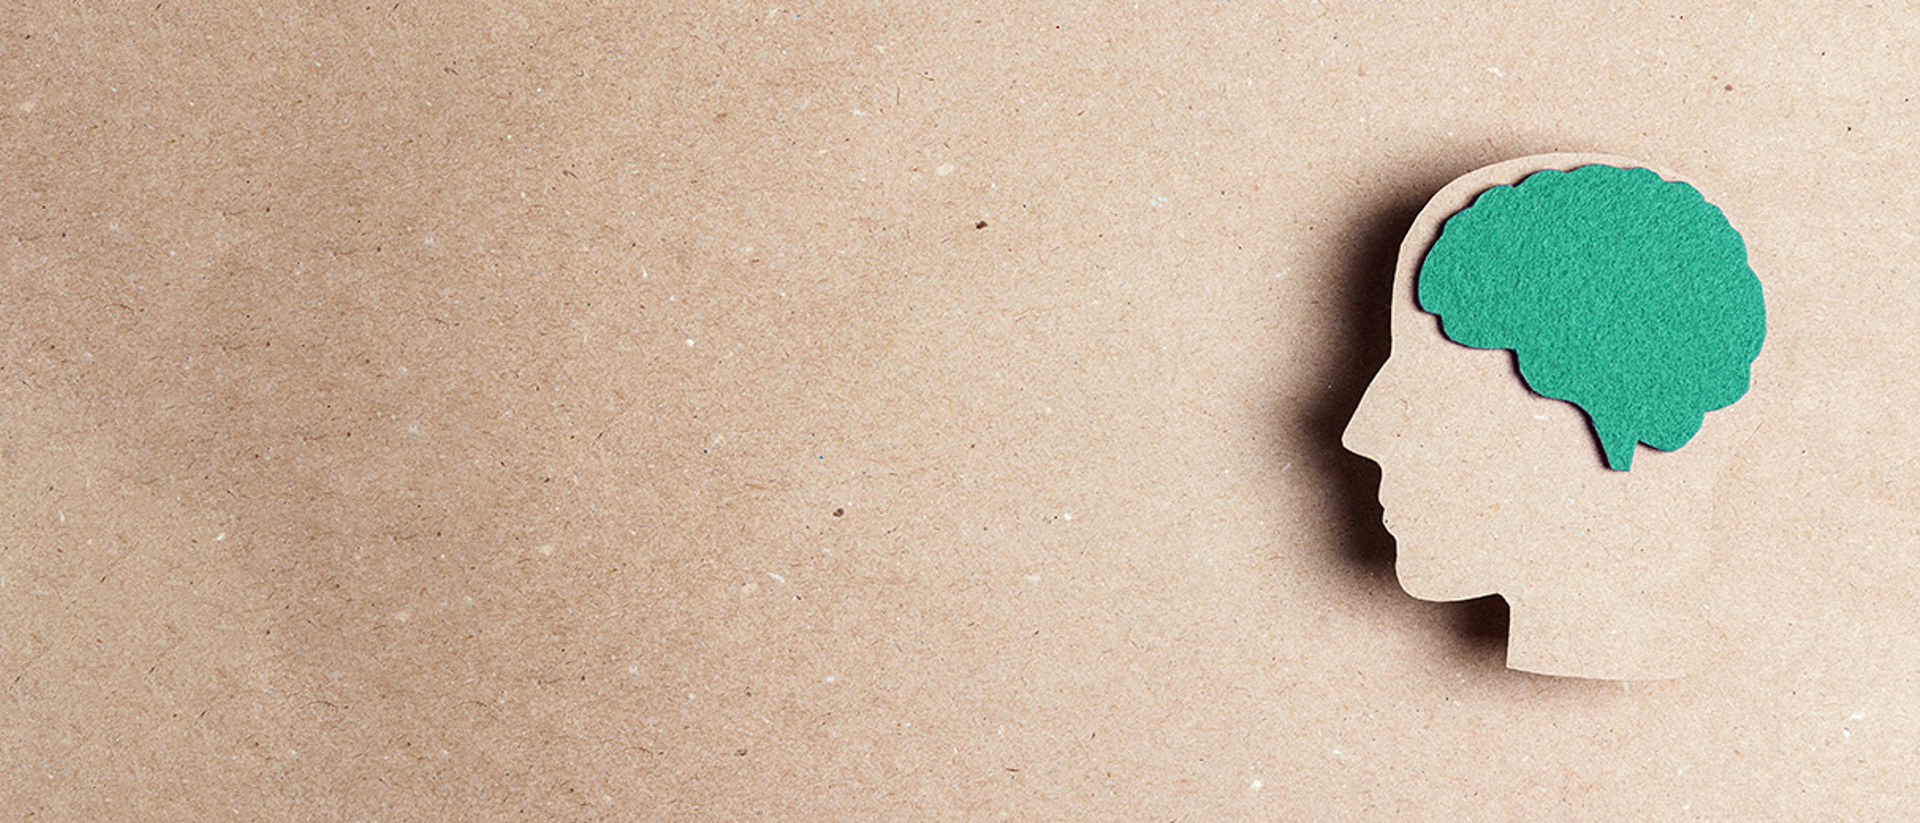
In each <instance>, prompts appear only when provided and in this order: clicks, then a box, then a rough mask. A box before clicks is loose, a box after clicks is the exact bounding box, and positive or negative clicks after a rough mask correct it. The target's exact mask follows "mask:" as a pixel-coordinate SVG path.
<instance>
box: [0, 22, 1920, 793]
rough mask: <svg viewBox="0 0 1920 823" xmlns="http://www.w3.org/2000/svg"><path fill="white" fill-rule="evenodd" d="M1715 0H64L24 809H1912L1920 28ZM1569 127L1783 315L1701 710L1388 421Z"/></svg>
mask: <svg viewBox="0 0 1920 823" xmlns="http://www.w3.org/2000/svg"><path fill="white" fill-rule="evenodd" d="M1696 5H1697V4H1670V5H1665V6H1659V5H1655V6H1649V5H1636V6H1632V7H1614V6H1598V5H1595V6H1581V5H1577V4H1576V5H1567V4H1541V5H1538V6H1526V5H1506V4H1480V3H1476V4H1466V3H1461V4H1442V3H1430V4H1427V3H1423V4H1404V5H1396V6H1394V7H1392V8H1374V7H1367V8H1360V7H1352V8H1341V7H1335V6H1332V5H1328V4H1321V3H1298V4H1291V5H1283V4H1259V3H1241V2H1233V3H1217V4H1216V3H1208V4H1201V5H1195V4H1191V3H1180V4H1171V3H1169V4H1141V5H1139V6H1134V5H1120V6H1114V5H1108V4H1103V5H1099V6H1088V7H1081V6H1075V5H1065V4H1037V5H1035V4H1022V5H1020V6H1018V7H1012V6H1006V7H997V6H988V5H957V6H955V5H934V6H906V5H887V4H881V3H874V4H861V3H848V4H833V5H803V6H794V7H786V6H776V5H773V4H762V5H754V6H739V5H724V4H711V5H707V4H702V5H693V4H687V5H666V4H658V5H644V6H617V7H607V6H602V5H598V4H584V3H581V4H538V3H520V4H495V5H488V4H477V3H476V4H453V3H437V4H424V3H405V2H403V3H397V4H396V3H391V2H388V3H380V4H350V3H302V4H294V3H266V4H259V5H247V6H240V5H234V6H226V5H216V4H184V3H167V4H143V5H136V6H122V5H105V4H67V3H36V4H28V5H24V6H22V5H16V6H14V7H12V8H11V9H10V10H9V11H8V12H7V13H6V14H4V15H0V23H3V24H0V44H3V45H0V163H4V164H5V172H6V173H5V174H4V176H0V179H4V180H5V181H6V185H7V189H8V190H7V195H6V196H5V197H4V198H0V259H3V260H4V266H5V272H6V281H5V282H6V289H5V296H6V297H5V312H4V315H0V316H3V317H4V323H0V347H4V350H3V351H0V370H3V372H0V377H3V378H4V379H0V466H4V469H5V470H4V472H0V482H4V483H5V484H6V487H5V488H6V491H5V493H4V494H0V507H3V508H4V512H3V513H0V627H4V628H5V631H0V688H4V690H5V701H4V708H0V808H4V809H7V810H9V815H8V816H11V817H23V818H32V819H44V820H72V819H87V820H93V819H182V818H193V819H263V818H264V819H307V820H375V819H377V820H433V819H448V818H454V819H460V818H468V819H622V820H632V819H641V820H712V819H767V820H772V819H862V818H878V819H936V820H968V819H983V818H985V819H993V818H1000V817H1003V816H1004V817H1006V818H1008V819H1040V820H1046V819H1110V818H1124V819H1188V820H1236V819H1274V818H1282V819H1284V818H1305V819H1325V820H1381V819H1406V820H1431V819H1449V818H1461V819H1510V818H1520V817H1524V818H1537V817H1540V816H1549V817H1553V818H1555V819H1564V820H1618V819H1646V820H1712V819H1727V818H1738V819H1793V820H1805V819H1898V818H1900V817H1902V816H1904V815H1906V814H1907V813H1908V810H1909V809H1910V808H1911V805H1912V799H1913V797H1914V795H1915V794H1916V793H1920V761H1917V758H1916V755H1915V749H1914V746H1913V741H1914V740H1915V739H1916V737H1920V717H1916V715H1915V711H1914V709H1913V708H1912V707H1913V706H1916V705H1920V678H1916V677H1915V676H1914V674H1913V673H1914V672H1915V671H1916V669H1917V668H1920V630H1916V628H1915V621H1914V620H1913V605H1912V604H1913V603H1914V591H1915V586H1916V581H1917V580H1920V557H1917V556H1916V544H1917V543H1920V541H1916V539H1915V534H1914V523H1915V522H1916V519H1915V514H1916V509H1920V481H1917V480H1916V475H1915V473H1914V471H1913V464H1914V460H1915V458H1916V456H1917V453H1920V445H1916V444H1920V424H1917V423H1916V422H1915V418H1914V416H1913V415H1912V414H1911V409H1913V408H1914V407H1915V405H1916V401H1920V396H1916V395H1917V394H1920V392H1916V388H1915V385H1914V379H1913V377H1912V369H1911V363H1912V362H1914V357H1915V355H1916V354H1920V331H1916V330H1915V329H1914V327H1913V325H1912V323H1911V318H1912V317H1914V316H1915V312H1916V310H1920V282H1917V281H1916V280H1915V272H1914V271H1913V264H1912V261H1913V260H1915V259H1920V248H1917V247H1920V241H1917V240H1916V238H1915V234H1914V231H1913V228H1912V227H1913V226H1914V225H1915V223H1916V218H1920V188H1916V187H1915V186H1913V185H1911V181H1913V180H1914V179H1916V173H1920V159H1916V158H1920V151H1916V150H1915V149H1916V146H1915V141H1916V139H1920V138H1916V137H1915V135H1920V128H1916V126H1920V123H1916V122H1915V113H1916V108H1915V105H1916V104H1915V103H1914V101H1913V100H1911V99H1910V96H1911V95H1912V94H1913V89H1912V85H1913V81H1912V78H1914V77H1916V76H1920V65H1916V63H1920V57H1917V56H1916V55H1920V49H1915V48H1914V46H1915V44H1916V43H1920V29H1917V28H1916V26H1917V25H1920V15H1916V14H1915V13H1914V12H1913V11H1911V10H1908V9H1906V8H1904V7H1900V6H1897V5H1889V4H1874V5H1873V6H1871V7H1868V6H1843V7H1831V8H1822V9H1818V10H1804V11H1803V10H1800V9H1798V8H1790V7H1788V6H1786V5H1774V6H1753V5H1751V4H1747V5H1740V6H1731V7H1726V8H1721V9H1710V10H1700V9H1697V8H1695V6H1696ZM1549 151H1608V152H1616V153H1619V154H1623V155H1628V156H1632V157H1635V158H1639V159H1642V160H1645V161H1647V162H1649V163H1653V164H1657V165H1659V166H1663V167H1667V168H1672V169H1676V170H1678V171H1679V172H1680V173H1682V174H1683V175H1684V176H1686V177H1687V178H1688V179H1689V180H1692V181H1694V182H1696V183H1697V184H1698V185H1700V186H1701V188H1702V189H1703V190H1705V191H1710V192H1712V193H1713V196H1714V199H1715V202H1716V203H1717V204H1718V205H1720V206H1721V207H1722V208H1723V209H1725V210H1726V212H1727V213H1728V214H1729V215H1733V216H1735V217H1736V219H1737V221H1738V223H1737V225H1738V227H1739V228H1740V230H1741V231H1742V233H1743V235H1744V236H1745V238H1746V240H1747V243H1748V248H1749V252H1750V254H1751V256H1752V261H1753V265H1754V267H1755V269H1756V270H1758V271H1761V272H1763V273H1764V274H1763V278H1764V283H1765V287H1766V289H1767V298H1768V308H1769V333H1770V336H1769V340H1768V344H1767V350H1766V352H1765V353H1764V354H1763V355H1762V358H1761V361H1760V365H1759V366H1757V367H1756V373H1755V386H1754V390H1753V392H1752V393H1750V395H1749V396H1748V397H1747V398H1746V399H1744V400H1742V401H1741V403H1739V404H1737V405H1736V406H1735V407H1733V409H1730V410H1729V413H1731V412H1733V411H1734V410H1739V409H1744V407H1746V406H1748V405H1749V404H1753V405H1754V406H1755V408H1754V409H1753V411H1752V413H1753V414H1755V415H1756V416H1757V418H1758V419H1762V420H1764V421H1765V423H1764V424H1763V425H1761V426H1760V427H1759V429H1757V430H1756V432H1755V434H1754V436H1753V437H1752V438H1751V439H1750V440H1749V441H1747V442H1746V443H1745V444H1743V446H1742V447H1741V448H1740V450H1739V451H1738V453H1737V454H1736V455H1735V456H1734V457H1733V458H1732V462H1731V464H1730V467H1729V469H1728V471H1727V473H1726V476H1725V479H1724V480H1723V481H1722V482H1720V483H1718V484H1717V485H1716V486H1715V487H1714V488H1713V489H1712V490H1711V495H1712V506H1711V516H1712V518H1713V522H1714V524H1715V526H1716V530H1717V531H1718V532H1720V533H1724V534H1726V535H1728V538H1727V539H1726V540H1725V541H1723V542H1720V543H1717V544H1715V545H1713V546H1711V547H1709V548H1708V551H1709V552H1710V553H1711V554H1710V559H1711V561H1712V562H1711V563H1710V564H1709V566H1708V568H1709V569H1710V570H1711V573H1710V574H1708V575H1706V577H1705V578H1704V579H1705V583H1704V585H1702V586H1701V587H1700V588H1699V590H1698V594H1699V607H1700V609H1701V611H1702V612H1703V614H1704V615H1706V618H1707V619H1708V620H1709V622H1710V623H1711V625H1713V626H1714V627H1716V628H1715V629H1714V632H1713V634H1712V636H1711V637H1710V638H1709V641H1710V642H1712V643H1714V644H1716V645H1717V646H1718V647H1719V648H1720V652H1719V655H1718V657H1717V660H1718V661H1719V664H1718V665H1717V666H1715V667H1714V668H1712V669H1711V670H1707V671H1702V672H1699V673H1697V674H1696V676H1691V677H1687V678H1684V679H1681V680H1676V681H1665V682H1657V683H1632V684H1625V685H1622V684H1614V683H1599V682H1592V681H1579V680H1562V679H1553V678H1543V677H1538V676H1531V675H1525V674H1518V673H1514V672H1511V671H1509V670H1507V669H1506V668H1505V667H1504V666H1502V665H1501V663H1502V655H1503V648H1502V647H1503V643H1504V640H1503V638H1504V637H1505V622H1506V614H1505V611H1504V608H1503V607H1502V606H1500V605H1499V604H1498V603H1497V602H1494V601H1486V600H1481V601H1475V602H1473V603H1470V604H1466V605H1449V604H1433V603H1425V602H1421V601H1417V600H1415V599H1413V598H1410V597H1409V596H1407V595H1406V594H1405V593H1404V592H1402V591H1401V589H1400V587H1399V586H1398V585H1396V583H1395V580H1394V573H1393V566H1392V562H1391V561H1392V556H1393V549H1392V543H1391V540H1390V538H1389V537H1388V536H1387V533H1386V532H1385V531H1384V529H1383V528H1382V527H1381V525H1380V517H1381V510H1380V508H1379V507H1378V505H1377V504H1376V503H1375V502H1374V501H1375V499H1376V492H1377V482H1378V478H1379V472H1378V471H1377V470H1376V469H1375V468H1374V467H1373V466H1372V465H1371V464H1370V463H1368V462H1367V461H1365V460H1362V459H1360V458H1357V457H1354V456H1352V455H1350V454H1348V453H1347V452H1346V451H1344V450H1343V449H1342V448H1341V447H1340V443H1339V438H1340V432H1341V429H1342V428H1343V427H1344V426H1345V424H1346V422H1347V420H1348V418H1349V417H1350V416H1351V414H1352V412H1353V410H1354V408H1355V405H1356V403H1357V401H1358V400H1359V398H1360V396H1361V393H1362V392H1363V390H1364V388H1365V386H1366V385H1367V383H1368V381H1369V380H1370V379H1371V377H1372V376H1373V374H1374V372H1375V371H1376V370H1377V369H1378V367H1379V366H1380V364H1381V363H1382V362H1383V361H1384V360H1385V357H1386V353H1387V350H1386V346H1387V339H1388V327H1387V323H1388V305H1389V298H1390V285H1391V277H1392V271H1393V266H1394V253H1395V249H1396V246H1397V244H1398V243H1399V241H1400V238H1401V237H1402V235H1404V234H1405V232H1406V230H1407V228H1408V226H1409V225H1410V223H1411V221H1412V219H1413V217H1414V215H1415V213H1416V212H1417V211H1418V210H1419V208H1420V207H1421V205H1422V204H1423V203H1425V202H1426V201H1427V199H1428V198H1429V197H1431V196H1432V195H1433V194H1434V193H1435V192H1436V191H1438V190H1439V189H1440V187H1441V186H1443V185H1444V184H1445V183H1446V182H1447V181H1449V180H1452V179H1454V178H1456V177H1458V176H1459V175H1461V174H1464V173H1466V172H1467V171H1469V170H1472V169H1476V168H1479V167H1481V166H1484V165H1487V164H1488V163H1492V162H1495V161H1498V160H1501V159H1505V158H1509V157H1517V156H1522V155H1529V154H1535V153H1541V152H1549ZM1702 436H1705V435H1702ZM1689 448H1693V446H1689ZM1638 471H1639V469H1638V468H1636V469H1635V472H1636V473H1637V472H1638Z"/></svg>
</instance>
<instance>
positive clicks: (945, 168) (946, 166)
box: [933, 163, 960, 177]
mask: <svg viewBox="0 0 1920 823" xmlns="http://www.w3.org/2000/svg"><path fill="white" fill-rule="evenodd" d="M959 170H960V168H959V167H958V166H955V165H954V164H952V163H941V164H940V166H939V167H938V168H936V169H934V170H933V173H934V174H936V175H939V176H941V177H948V176H951V175H952V174H953V173H954V172H956V171H959Z"/></svg>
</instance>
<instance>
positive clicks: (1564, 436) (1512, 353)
mask: <svg viewBox="0 0 1920 823" xmlns="http://www.w3.org/2000/svg"><path fill="white" fill-rule="evenodd" d="M1594 187H1598V188H1599V189H1600V193H1602V194H1607V193H1608V192H1609V190H1612V191H1611V195H1612V196H1608V197H1595V196H1594V195H1595V192H1594V191H1593V188H1594ZM1622 190H1625V191H1626V196H1620V194H1621V191H1622ZM1470 206H1471V207H1472V208H1471V209H1470V208H1469V207H1470ZM1482 207H1488V208H1486V209H1485V211H1484V212H1482V211H1481V208H1482ZM1569 216H1571V218H1570V217H1569ZM1503 224H1504V226H1503ZM1443 229H1444V232H1443ZM1423 264H1424V266H1423ZM1443 323H1444V325H1443ZM1645 326H1657V328H1644V327H1645ZM1392 328H1393V349H1392V356H1391V357H1390V358H1389V359H1388V361H1387V363H1386V365H1384V366H1383V367H1382V368H1381V370H1380V374H1379V375H1378V376H1376V377H1375V378H1374V381H1373V383H1372V385H1370V386H1369V387H1368V390H1367V394H1366V396H1365V398H1363V399H1362V401H1361V404H1360V408H1359V409H1358V410H1357V411H1356V412H1355V413H1354V418H1353V421H1352V422H1351V423H1350V424H1349V425H1348V428H1347V431H1346V434H1345V436H1344V441H1345V444H1346V446H1347V448H1348V449H1350V450H1352V451H1354V452H1355V453H1358V454H1360V455H1363V456H1366V457H1369V458H1371V459H1373V460H1374V461H1375V462H1377V463H1379V464H1380V466H1381V475H1382V479H1381V486H1380V501H1381V505H1382V508H1383V510H1384V515H1383V519H1384V520H1385V522H1386V526H1387V528H1388V530H1389V531H1391V532H1392V533H1393V535H1394V538H1395V542H1396V544H1397V560H1396V573H1397V574H1398V576H1399V578H1400V583H1401V586H1402V588H1404V589H1406V590H1407V592H1408V593H1409V594H1412V595H1413V596H1415V597H1418V598H1420V599H1423V600H1464V599H1469V598H1474V597H1481V596H1485V595H1489V594H1499V595H1501V596H1503V597H1505V598H1506V600H1507V601H1508V603H1509V605H1510V606H1511V607H1512V621H1511V624H1510V629H1509V636H1508V645H1507V664H1508V666H1510V667H1512V668H1515V669H1522V670H1526V671H1532V672H1538V673H1543V674H1553V675H1565V676H1579V677H1593V678H1606V679H1656V678H1666V677H1674V676H1678V675H1680V674H1683V673H1685V671H1687V670H1688V669H1689V668H1691V667H1693V666H1694V665H1696V664H1697V663H1698V661H1699V659H1700V657H1701V656H1702V655H1703V654H1704V653H1705V652H1706V651H1707V649H1708V646H1709V645H1710V644H1706V643H1705V642H1704V641H1705V637H1706V633H1707V627H1706V625H1705V624H1704V622H1703V620H1702V616H1701V613H1700V609H1699V604H1698V602H1697V600H1698V589H1699V585H1700V581H1701V580H1702V578H1703V577H1704V576H1705V575H1706V574H1708V573H1709V572H1710V570H1711V566H1712V564H1713V562H1714V560H1715V558H1716V557H1717V556H1718V553H1717V551H1716V550H1715V547H1713V546H1712V545H1711V543H1712V541H1711V530H1710V528H1709V526H1710V524H1711V522H1712V521H1713V519H1714V518H1715V517H1716V506H1715V497H1714V496H1715V492H1716V489H1718V488H1719V487H1720V486H1721V485H1723V484H1722V483H1721V482H1720V481H1721V480H1722V479H1723V478H1724V475H1725V474H1726V473H1727V471H1728V470H1729V468H1730V466H1731V464H1732V460H1731V458H1732V456H1733V455H1734V454H1735V453H1736V452H1737V451H1738V449H1739V447H1740V445H1741V444H1742V442H1743V441H1744V440H1745V439H1746V438H1747V437H1748V436H1749V435H1750V434H1751V433H1752V430H1753V426H1754V425H1756V424H1754V423H1753V422H1752V421H1751V419H1749V417H1748V416H1747V415H1746V414H1743V412H1742V407H1743V406H1749V405H1751V404H1733V405H1730V406H1729V405H1728V404H1729V403H1733V401H1734V400H1736V399H1738V398H1739V397H1740V396H1741V394H1742V393H1744V392H1746V390H1747V388H1748V381H1749V364H1752V363H1754V362H1755V355H1756V354H1757V353H1758V351H1759V348H1760V343H1761V338H1762V337H1763V336H1764V332H1765V320H1764V309H1763V307H1762V295H1761V291H1760V286H1759V283H1758V280H1757V279H1756V278H1755V277H1754V275H1753V272H1752V270H1751V269H1749V268H1748V267H1747V262H1746V253H1745V247H1744V245H1743V244H1742V243H1741V240H1740V237H1739V235H1738V234H1736V233H1734V232H1733V229H1732V227H1731V226H1730V225H1728V223H1727V221H1726V218H1725V217H1724V216H1723V215H1722V214H1721V213H1720V211H1719V209H1717V208H1715V207H1714V206H1712V205H1711V204H1709V203H1707V202H1706V201H1705V200H1704V199H1703V198H1701V197H1700V195H1699V193H1698V192H1697V191H1696V190H1695V189H1693V188H1692V187H1691V186H1687V185H1686V184H1684V183H1680V182H1677V179H1676V178H1675V177H1674V176H1673V175H1670V174H1661V173H1659V172H1657V171H1649V170H1647V169H1645V168H1642V166H1641V164H1639V163H1635V162H1633V161H1631V160H1628V159H1626V158H1620V157H1612V156H1607V155H1574V154H1561V155H1540V156H1535V157H1526V158H1520V159H1518V160H1512V161H1508V162H1505V163H1501V164H1498V165H1495V166H1490V167H1487V168H1484V169H1481V170H1479V171H1476V172H1473V173H1471V174H1468V175H1466V176H1464V177H1462V178H1460V179H1459V180H1456V181H1454V182H1453V183H1452V184H1449V185H1448V186H1447V187H1446V188H1444V189H1442V190H1441V192H1440V193H1439V194H1437V195H1435V197H1434V198H1433V200H1432V201H1430V202H1429V203H1428V205H1427V207H1426V209H1425V210H1423V211H1422V212H1421V214H1420V216H1419V217H1418V218H1417V219H1416V220H1415V221H1414V225H1413V227H1412V228H1411V229H1410V230H1409V232H1408V234H1407V237H1406V239H1405V241H1404V242H1403V243H1402V245H1401V250H1400V260H1399V264H1398V266H1397V269H1396V273H1395V281H1394V292H1393V316H1392ZM1713 409H1721V410H1719V411H1715V412H1714V413H1713V414H1712V415H1707V416H1706V423H1705V425H1702V423H1701V421H1702V418H1703V415H1704V413H1705V412H1707V411H1710V410H1713ZM1596 439H1597V440H1598V441H1599V442H1598V443H1596ZM1643 442H1644V443H1646V444H1648V445H1650V446H1653V447H1654V448H1657V449H1661V450H1663V451H1668V452H1671V453H1662V454H1656V455H1655V456H1654V457H1647V456H1646V455H1642V458H1643V459H1642V460H1640V461H1639V462H1638V463H1634V462H1632V458H1633V451H1634V448H1635V446H1636V445H1637V444H1638V443H1643ZM1682 445H1685V448H1684V449H1681V450H1679V451H1672V450H1673V449H1676V448H1679V447H1680V446H1682ZM1629 466H1631V469H1632V470H1631V471H1625V469H1627V468H1628V467H1629Z"/></svg>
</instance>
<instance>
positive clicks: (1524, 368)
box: [1418, 165, 1767, 471]
mask: <svg viewBox="0 0 1920 823" xmlns="http://www.w3.org/2000/svg"><path fill="white" fill-rule="evenodd" d="M1418 288H1419V300H1420V306H1421V308H1423V309H1425V310H1427V311H1429V312H1432V313H1434V314H1436V315H1439V316H1440V321H1441V328H1442V330H1443V331H1444V332H1445V333H1446V335H1447V337H1449V338H1451V339H1452V340H1454V342H1457V343H1460V344H1462V345H1466V346H1472V347H1474V348H1478V349H1512V350H1513V351H1514V353H1515V354H1516V356H1517V357H1518V360H1519V363H1520V375H1521V377H1522V378H1524V379H1525V380H1526V382H1527V385H1528V386H1530V387H1532V388H1533V390H1534V391H1536V392H1539V393H1540V394H1543V395H1546V396H1547V397H1553V398H1557V399H1560V400H1565V401H1568V402H1571V403H1573V404H1575V405H1577V406H1579V407H1580V408H1581V409H1582V410H1583V411H1585V412H1586V414H1587V417H1588V419H1589V420H1591V421H1592V422H1593V430H1594V434H1595V435H1597V436H1598V438H1599V440H1600V446H1601V450H1602V451H1603V452H1604V453H1605V455H1606V461H1607V465H1608V466H1610V467H1612V468H1613V469H1616V470H1619V471H1627V470H1629V469H1631V468H1632V466H1633V453H1634V448H1635V446H1636V445H1637V444H1639V443H1645V444H1647V445H1649V446H1652V447H1654V448H1656V449H1660V450H1663V451H1673V450H1674V449H1678V448H1680V447H1681V446H1684V445H1686V443H1687V441H1688V440H1690V439H1692V438H1693V435H1694V433H1695V432H1697V431H1699V430H1700V424H1701V421H1702V420H1703V418H1704V416H1705V414H1706V413H1707V412H1709V411H1712V410H1714V409H1719V408H1724V407H1726V406H1728V405H1730V404H1732V403H1733V402H1734V401H1736V400H1739V399H1740V397H1741V395H1744V394H1746V392H1747V382H1748V370H1749V368H1750V367H1751V365H1752V363H1753V359H1754V358H1755V357H1757V356H1759V354H1760V344H1761V341H1762V340H1763V339H1764V338H1765V337H1766V331H1767V319H1766V306H1765V304H1764V302H1763V300H1762V298H1761V294H1760V280H1759V278H1757V277H1755V276H1754V273H1753V269H1751V268H1749V267H1748V266H1747V248H1746V244H1745V243H1743V242H1742V241H1741V239H1740V234H1739V233H1738V232H1736V231H1734V230H1733V226H1731V225H1729V224H1728V223H1727V218H1726V216H1725V215H1723V214H1721V213H1720V209H1719V208H1718V207H1716V206H1714V205H1713V204H1712V203H1708V202H1707V201H1706V199H1705V198H1703V197H1702V196H1701V195H1700V192H1698V191H1696V190H1695V189H1694V188H1693V187H1692V186H1689V185H1687V184H1685V183H1673V182H1668V181H1666V180H1664V179H1662V178H1661V177H1660V176H1659V175H1658V174H1655V173H1653V172H1651V171H1648V170H1646V169H1622V168H1616V167H1613V166H1605V165H1594V166H1583V167H1581V168H1577V169H1574V170H1572V171H1565V172H1563V171H1542V172H1536V173H1534V174H1532V175H1530V176H1528V177H1527V178H1526V179H1525V180H1522V181H1520V183H1519V184H1518V185H1513V186H1496V187H1494V188H1492V189H1488V190H1487V191H1486V192H1484V193H1482V194H1481V195H1480V196H1479V197H1478V198H1476V199H1475V200H1474V202H1473V205H1471V206H1469V207H1467V208H1465V209H1463V210H1461V211H1460V212H1458V213H1456V214H1454V215H1453V216H1452V217H1449V218H1448V219H1447V222H1446V225H1445V226H1444V227H1443V228H1442V230H1441V233H1440V239H1439V240H1437V241H1435V243H1434V245H1433V248H1432V249H1431V250H1430V251H1428V253H1427V257H1426V260H1425V261H1423V262H1422V264H1421V267H1420V274H1419V280H1418Z"/></svg>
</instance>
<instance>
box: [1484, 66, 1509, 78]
mask: <svg viewBox="0 0 1920 823" xmlns="http://www.w3.org/2000/svg"><path fill="white" fill-rule="evenodd" d="M1487 72H1488V73H1490V74H1492V75H1493V76H1495V77H1505V76H1507V75H1506V73H1505V72H1502V71H1500V70H1499V69H1497V68H1494V67H1493V66H1488V67H1487Z"/></svg>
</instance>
